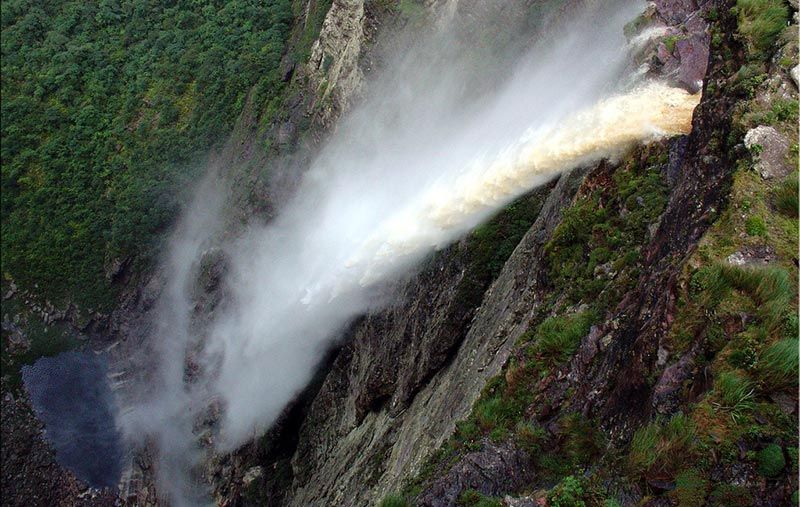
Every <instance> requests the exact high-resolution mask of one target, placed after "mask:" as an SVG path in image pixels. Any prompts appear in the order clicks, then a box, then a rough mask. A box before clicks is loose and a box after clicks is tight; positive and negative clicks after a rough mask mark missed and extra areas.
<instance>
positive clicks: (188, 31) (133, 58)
mask: <svg viewBox="0 0 800 507" xmlns="http://www.w3.org/2000/svg"><path fill="white" fill-rule="evenodd" d="M291 21H292V8H291V2H290V0H235V1H211V0H178V1H160V2H148V1H144V0H132V1H125V0H101V1H99V2H79V1H67V2H59V1H31V0H6V1H4V2H3V9H2V147H1V151H0V157H2V228H3V234H2V253H3V255H2V270H3V275H4V277H6V278H8V277H9V276H11V277H13V279H14V280H15V281H17V282H18V283H19V284H21V285H22V286H23V287H28V288H32V287H34V286H37V285H38V287H39V290H38V291H39V292H40V293H42V294H43V295H44V296H46V297H49V298H51V299H53V300H56V301H58V300H63V298H64V297H65V296H66V295H71V296H72V299H73V300H76V301H77V302H79V303H81V304H82V305H84V306H89V307H94V308H98V307H102V306H103V304H104V302H105V303H110V302H111V301H110V299H112V298H111V296H112V295H113V294H112V289H111V285H110V283H109V281H108V280H107V279H106V278H105V276H104V273H105V267H106V266H107V265H108V263H109V262H110V261H111V260H112V259H119V258H122V257H136V256H137V255H141V254H142V253H145V252H146V251H147V249H148V248H150V247H151V246H152V245H153V240H154V238H155V237H156V236H157V235H158V233H159V232H161V231H163V230H164V229H165V227H166V226H167V225H168V224H169V222H170V220H171V218H172V217H174V216H175V214H176V211H177V209H178V207H179V205H180V197H179V195H180V192H179V191H178V190H179V189H180V188H182V187H183V186H184V184H185V183H186V182H187V181H189V180H191V179H192V178H193V177H196V176H197V171H198V169H199V167H200V166H201V163H202V158H203V156H204V155H205V154H207V153H208V150H209V148H210V147H212V148H213V147H214V146H215V145H218V144H219V143H220V142H221V141H222V140H224V138H225V137H226V135H227V134H229V133H230V131H231V129H232V127H233V124H234V122H235V120H236V118H237V116H238V115H239V113H240V112H241V110H242V108H243V106H244V103H245V100H246V98H247V96H248V94H249V93H252V94H255V95H253V97H254V100H255V101H256V102H255V103H257V104H265V103H267V102H268V101H269V100H270V99H272V98H274V97H276V96H277V95H278V94H279V93H280V90H281V87H282V86H283V83H282V81H281V75H280V62H281V57H282V55H283V54H284V51H285V48H286V43H287V38H288V36H289V31H290V26H291Z"/></svg>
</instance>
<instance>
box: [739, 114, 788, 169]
mask: <svg viewBox="0 0 800 507" xmlns="http://www.w3.org/2000/svg"><path fill="white" fill-rule="evenodd" d="M744 145H745V146H747V148H748V149H749V150H750V151H751V153H752V154H753V158H755V160H756V170H757V171H758V173H759V174H760V175H761V177H762V178H764V179H765V180H766V179H770V178H782V177H784V176H786V175H788V174H789V173H791V172H792V170H793V168H792V166H791V164H790V163H789V159H788V155H789V141H787V140H786V138H785V137H783V136H782V135H781V134H780V133H779V132H778V131H777V130H775V128H773V127H768V126H764V125H759V126H758V127H756V128H754V129H752V130H750V131H748V132H747V135H745V137H744Z"/></svg>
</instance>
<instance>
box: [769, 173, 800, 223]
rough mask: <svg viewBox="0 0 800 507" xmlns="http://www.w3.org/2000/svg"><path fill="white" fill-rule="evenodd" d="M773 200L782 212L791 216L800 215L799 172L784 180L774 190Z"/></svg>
mask: <svg viewBox="0 0 800 507" xmlns="http://www.w3.org/2000/svg"><path fill="white" fill-rule="evenodd" d="M773 200H774V202H775V207H776V208H777V210H778V211H779V212H780V213H783V214H784V215H786V216H788V217H790V218H797V217H798V174H797V173H794V174H791V175H789V177H788V178H787V179H786V180H785V181H783V182H782V183H781V184H780V185H779V186H778V187H777V188H776V189H775V190H774V191H773Z"/></svg>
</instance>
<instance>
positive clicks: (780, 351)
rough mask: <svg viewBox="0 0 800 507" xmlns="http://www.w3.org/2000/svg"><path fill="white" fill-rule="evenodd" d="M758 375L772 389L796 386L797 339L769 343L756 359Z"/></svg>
mask: <svg viewBox="0 0 800 507" xmlns="http://www.w3.org/2000/svg"><path fill="white" fill-rule="evenodd" d="M758 375H759V378H760V379H761V380H762V381H763V382H764V384H765V385H767V386H768V387H770V388H772V389H784V388H788V387H795V388H796V387H797V375H798V339H797V338H786V339H783V340H780V341H778V342H775V343H773V344H772V345H770V346H769V347H768V348H767V349H766V350H765V351H764V352H763V354H762V355H761V358H760V359H759V361H758Z"/></svg>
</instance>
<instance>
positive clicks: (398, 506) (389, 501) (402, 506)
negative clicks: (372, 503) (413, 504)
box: [380, 494, 409, 507]
mask: <svg viewBox="0 0 800 507" xmlns="http://www.w3.org/2000/svg"><path fill="white" fill-rule="evenodd" d="M408 506H409V503H408V501H406V499H405V498H404V497H402V496H400V495H394V494H392V495H387V496H386V497H384V499H383V500H381V503H380V507H408Z"/></svg>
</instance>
